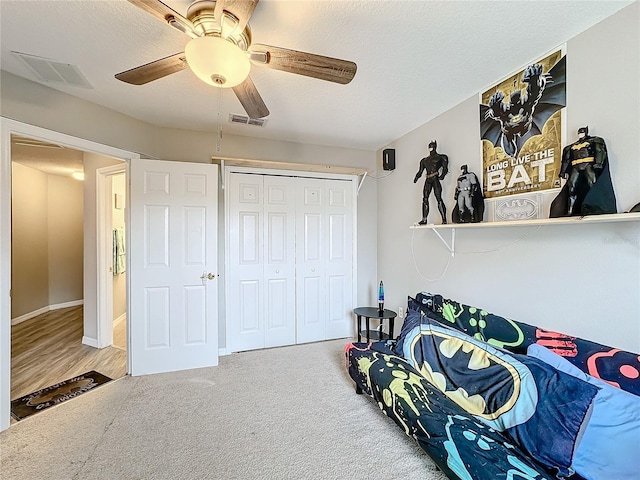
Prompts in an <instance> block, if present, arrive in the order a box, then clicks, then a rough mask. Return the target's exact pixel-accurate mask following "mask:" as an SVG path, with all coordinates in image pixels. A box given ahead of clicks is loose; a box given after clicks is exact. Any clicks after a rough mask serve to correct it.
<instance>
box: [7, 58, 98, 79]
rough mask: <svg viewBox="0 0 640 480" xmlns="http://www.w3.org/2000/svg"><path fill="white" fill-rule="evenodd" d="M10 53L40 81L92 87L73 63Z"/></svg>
mask: <svg viewBox="0 0 640 480" xmlns="http://www.w3.org/2000/svg"><path fill="white" fill-rule="evenodd" d="M11 53H13V54H14V55H15V56H16V57H18V58H19V59H20V60H21V61H22V63H24V64H25V65H26V66H27V67H28V68H29V70H31V72H33V74H34V75H35V76H36V78H37V79H38V80H40V81H41V82H46V83H58V84H63V85H71V86H74V87H82V88H93V87H92V86H91V84H90V83H89V81H88V80H87V79H86V78H85V76H84V75H83V74H82V72H80V70H79V69H78V67H76V66H75V65H71V64H70V63H61V62H56V61H55V60H50V59H48V58H42V57H36V56H35V55H27V54H26V53H20V52H11Z"/></svg>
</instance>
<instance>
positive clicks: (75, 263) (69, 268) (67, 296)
mask: <svg viewBox="0 0 640 480" xmlns="http://www.w3.org/2000/svg"><path fill="white" fill-rule="evenodd" d="M47 178H48V198H47V207H48V217H47V222H48V232H49V305H59V304H64V303H67V302H77V301H80V300H82V257H83V252H82V242H83V231H82V229H83V226H82V225H83V218H82V204H83V192H82V191H83V183H82V182H81V181H78V180H75V179H73V178H71V177H63V176H61V175H48V176H47Z"/></svg>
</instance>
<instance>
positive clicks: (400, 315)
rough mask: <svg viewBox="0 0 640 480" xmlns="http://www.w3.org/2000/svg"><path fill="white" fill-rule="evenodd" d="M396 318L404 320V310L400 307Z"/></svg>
mask: <svg viewBox="0 0 640 480" xmlns="http://www.w3.org/2000/svg"><path fill="white" fill-rule="evenodd" d="M398 318H404V310H403V309H402V307H398Z"/></svg>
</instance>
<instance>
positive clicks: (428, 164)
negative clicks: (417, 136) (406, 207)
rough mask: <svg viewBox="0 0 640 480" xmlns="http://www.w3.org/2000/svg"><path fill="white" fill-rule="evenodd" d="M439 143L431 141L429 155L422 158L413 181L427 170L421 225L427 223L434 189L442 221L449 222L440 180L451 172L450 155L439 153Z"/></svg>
mask: <svg viewBox="0 0 640 480" xmlns="http://www.w3.org/2000/svg"><path fill="white" fill-rule="evenodd" d="M437 148H438V143H437V142H436V141H435V140H432V141H431V142H429V156H428V157H424V158H423V159H422V160H420V169H419V170H418V173H416V176H415V178H414V179H413V183H416V182H417V181H418V180H419V179H420V177H421V176H422V173H423V172H425V171H426V173H427V176H426V177H425V179H424V187H423V189H422V220H420V221H419V222H418V224H419V225H426V224H427V216H428V215H429V195H431V191H433V193H434V195H435V196H436V201H437V202H438V210H439V211H440V215H441V216H442V223H443V224H445V223H447V207H446V206H445V204H444V201H443V200H442V185H441V184H440V180H442V179H444V177H445V175H446V174H447V173H449V157H447V156H446V155H443V154H441V153H438V152H437V151H436V150H437Z"/></svg>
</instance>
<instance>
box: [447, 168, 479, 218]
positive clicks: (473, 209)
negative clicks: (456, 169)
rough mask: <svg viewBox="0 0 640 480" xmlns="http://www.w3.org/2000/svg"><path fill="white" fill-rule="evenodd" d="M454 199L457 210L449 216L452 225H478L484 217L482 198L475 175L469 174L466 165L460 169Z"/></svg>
mask: <svg viewBox="0 0 640 480" xmlns="http://www.w3.org/2000/svg"><path fill="white" fill-rule="evenodd" d="M460 170H462V172H461V173H460V176H459V177H458V182H457V185H456V193H455V196H454V199H455V200H456V201H457V204H458V205H457V206H458V208H454V209H453V212H452V214H451V217H452V220H453V223H478V222H481V221H482V217H483V215H484V196H483V195H482V189H481V188H480V182H479V181H478V177H477V176H476V174H475V173H473V172H469V170H468V167H467V165H462V167H460Z"/></svg>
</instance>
